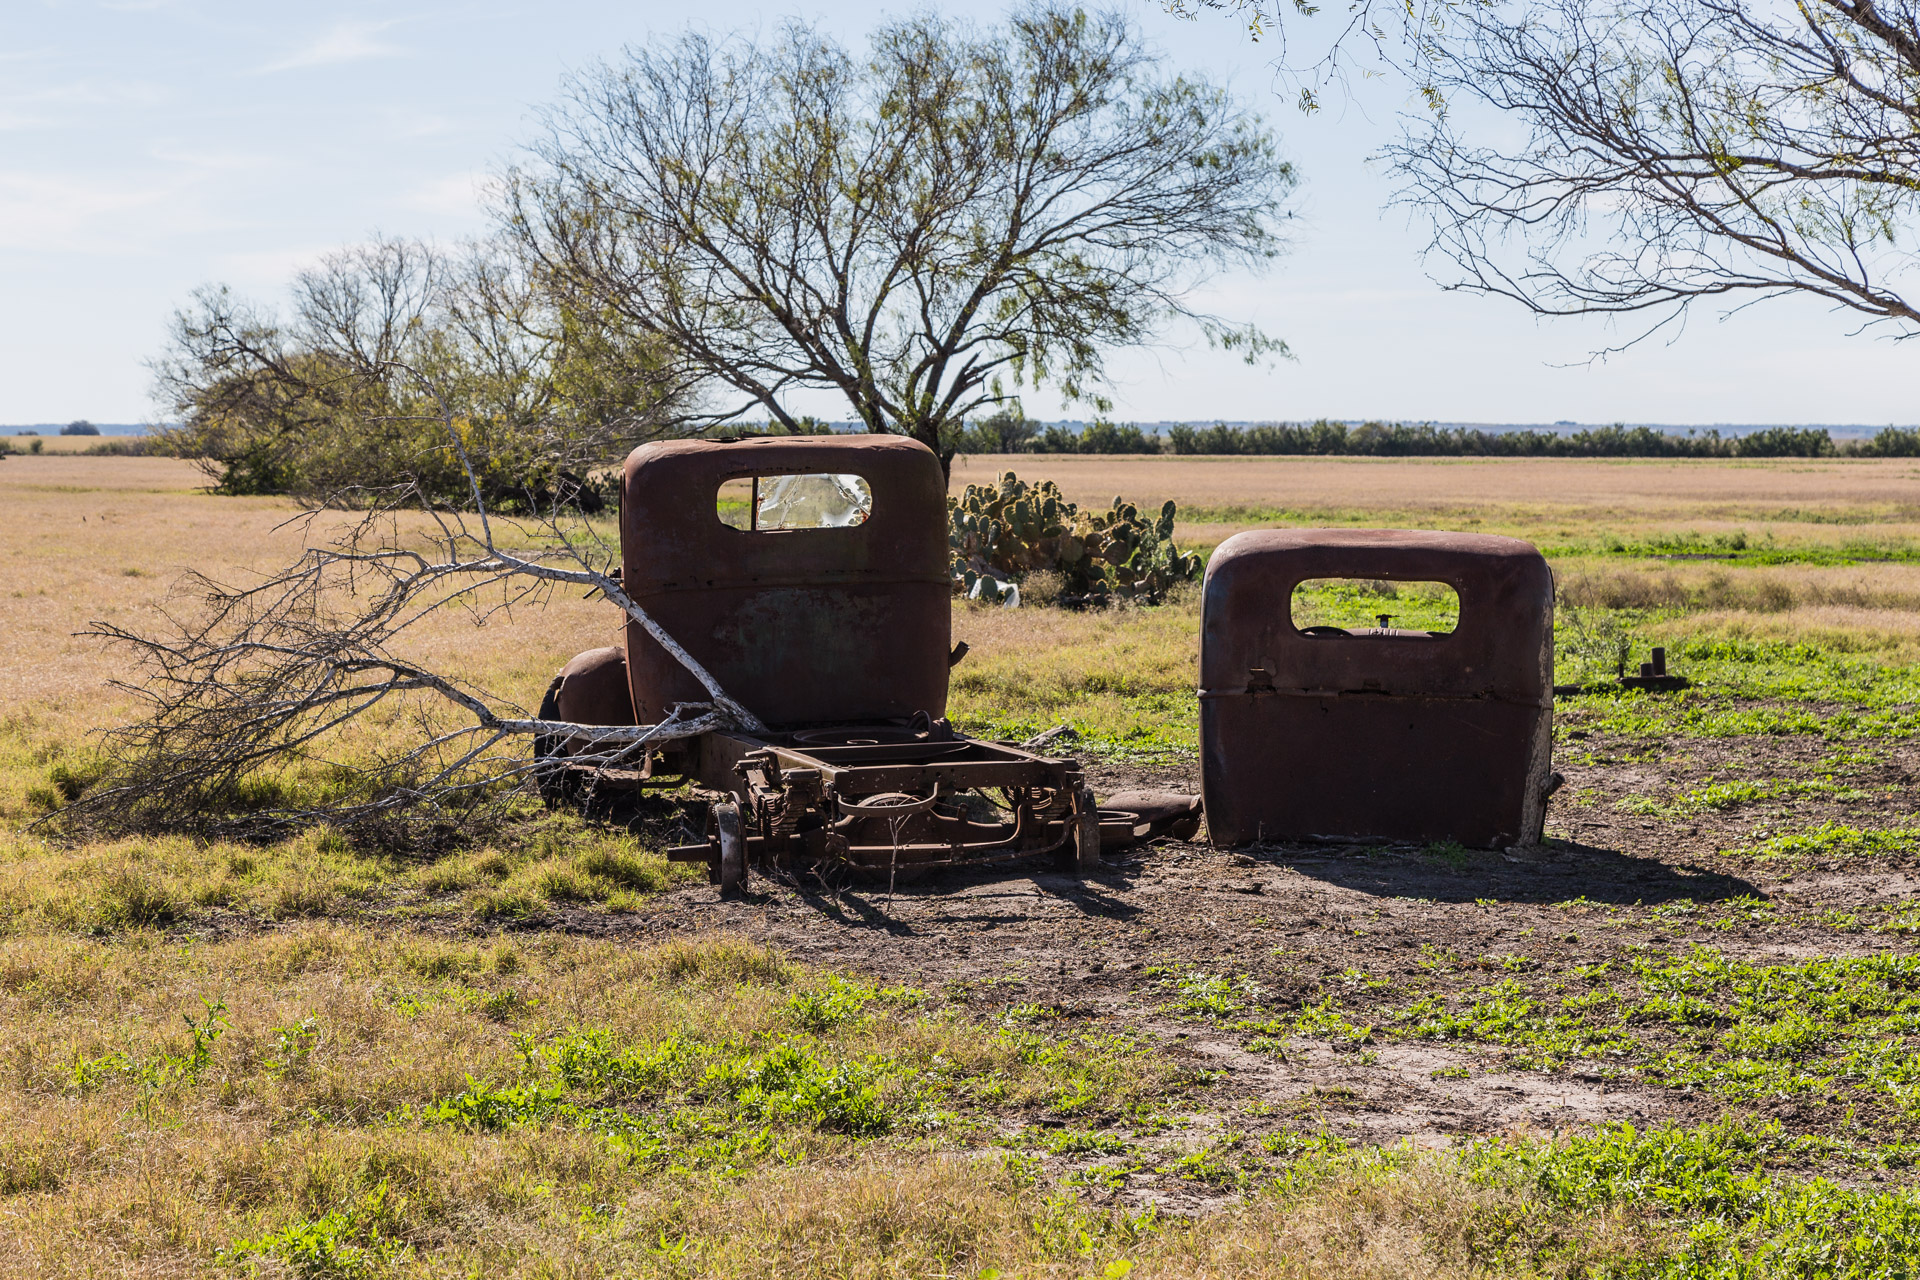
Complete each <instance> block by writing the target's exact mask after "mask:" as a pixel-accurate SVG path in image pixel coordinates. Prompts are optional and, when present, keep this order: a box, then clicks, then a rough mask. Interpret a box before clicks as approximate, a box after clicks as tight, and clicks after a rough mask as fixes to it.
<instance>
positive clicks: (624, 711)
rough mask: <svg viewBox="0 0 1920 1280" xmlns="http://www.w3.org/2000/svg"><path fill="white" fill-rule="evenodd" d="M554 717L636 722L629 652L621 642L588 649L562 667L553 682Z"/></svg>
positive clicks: (578, 721)
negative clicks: (601, 647)
mask: <svg viewBox="0 0 1920 1280" xmlns="http://www.w3.org/2000/svg"><path fill="white" fill-rule="evenodd" d="M553 701H554V706H553V710H554V717H553V718H555V719H559V720H571V721H572V722H573V723H575V724H635V723H638V722H637V721H635V720H634V718H633V697H632V694H631V693H630V692H629V690H628V685H627V655H626V651H625V650H623V649H621V648H620V647H619V646H618V645H613V646H609V647H608V648H605V649H589V650H587V651H586V652H585V653H583V654H580V655H579V656H577V657H576V658H574V659H573V660H572V661H571V662H569V663H567V665H566V666H564V667H562V668H560V674H559V675H557V676H555V677H554V682H553Z"/></svg>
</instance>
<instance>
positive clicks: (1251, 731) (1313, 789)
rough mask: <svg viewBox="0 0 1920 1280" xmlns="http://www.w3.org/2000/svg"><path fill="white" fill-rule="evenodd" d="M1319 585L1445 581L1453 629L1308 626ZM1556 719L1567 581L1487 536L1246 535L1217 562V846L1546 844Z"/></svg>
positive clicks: (1209, 796) (1209, 603) (1212, 664)
mask: <svg viewBox="0 0 1920 1280" xmlns="http://www.w3.org/2000/svg"><path fill="white" fill-rule="evenodd" d="M1310 578H1365V579H1383V580H1387V581H1402V582H1442V583H1445V584H1447V585H1448V586H1450V587H1452V588H1453V589H1454V591H1455V593H1457V595H1458V596H1459V599H1460V618H1459V623H1458V625H1457V627H1456V629H1455V630H1454V631H1452V632H1449V633H1438V634H1436V633H1429V632H1416V631H1407V630H1394V629H1391V628H1386V627H1380V628H1367V629H1364V630H1359V631H1351V632H1348V631H1342V630H1341V629H1340V628H1337V627H1312V628H1308V629H1306V630H1304V631H1303V630H1301V629H1298V628H1296V627H1295V626H1294V625H1293V620H1292V617H1291V610H1290V603H1291V600H1292V596H1293V590H1294V588H1295V587H1296V586H1297V585H1299V584H1300V583H1301V582H1303V581H1305V580H1307V579H1310ZM1552 728H1553V575H1552V573H1551V571H1550V570H1549V569H1548V568H1547V563H1546V561H1545V560H1544V559H1543V558H1542V557H1541V555H1540V553H1539V552H1538V551H1537V550H1535V549H1534V548H1533V547H1532V546H1531V545H1530V544H1528V543H1525V542H1521V541H1519V540H1517V539H1513V538H1499V537H1492V536H1488V535H1483V534H1458V533H1430V532H1420V531H1404V530H1350V529H1284V530H1261V531H1256V532H1250V533H1241V534H1237V535H1235V536H1234V537H1232V538H1229V539H1228V540H1227V541H1226V542H1224V543H1223V544H1221V546H1220V549H1219V550H1218V551H1216V552H1215V553H1214V556H1213V560H1212V562H1211V563H1210V564H1209V565H1208V566H1207V577H1206V584H1205V587H1204V594H1203V604H1202V619H1201V639H1200V739H1201V762H1200V768H1201V789H1202V793H1203V795H1204V796H1205V802H1206V811H1207V826H1208V829H1209V832H1210V834H1211V837H1212V839H1213V842H1214V843H1215V844H1218V845H1238V844H1247V843H1250V842H1254V841H1259V840H1323V839H1324V840H1352V839H1360V840H1367V839H1385V840H1398V841H1422V842H1432V841H1446V840H1454V841H1458V842H1459V843H1461V844H1463V845H1469V846H1473V847H1478V848H1505V847H1507V846H1510V845H1514V844H1530V843H1536V842H1538V841H1539V839H1540V836H1541V826H1542V824H1543V822H1544V818H1545V806H1546V800H1545V793H1546V788H1547V786H1548V784H1549V777H1550V769H1549V767H1548V766H1549V756H1550V752H1551V749H1552V736H1553V735H1552Z"/></svg>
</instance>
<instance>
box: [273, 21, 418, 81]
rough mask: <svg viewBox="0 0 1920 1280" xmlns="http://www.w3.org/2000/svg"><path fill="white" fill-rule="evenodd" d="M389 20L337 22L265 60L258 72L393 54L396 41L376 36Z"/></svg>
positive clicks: (388, 24)
mask: <svg viewBox="0 0 1920 1280" xmlns="http://www.w3.org/2000/svg"><path fill="white" fill-rule="evenodd" d="M392 25H393V23H392V22H341V23H337V24H335V26H334V27H333V29H332V30H331V31H329V32H327V33H326V34H325V35H323V36H321V37H320V38H319V39H318V40H315V41H314V42H313V43H311V44H309V45H307V46H306V47H305V48H304V49H300V50H299V51H297V52H295V53H293V54H292V55H290V56H288V57H285V58H281V59H280V60H278V61H276V62H269V63H268V64H267V65H266V66H264V67H261V68H260V74H262V75H267V74H271V73H272V72H276V71H292V70H295V69H297V68H300V67H327V66H333V65H335V64H336V63H341V62H362V61H365V60H366V59H368V58H397V57H399V56H400V54H401V52H402V50H401V49H400V48H399V46H397V45H393V44H388V43H386V42H385V41H383V40H379V39H376V38H375V37H377V36H378V35H379V34H380V33H381V32H382V31H385V30H386V29H387V28H388V27H390V26H392Z"/></svg>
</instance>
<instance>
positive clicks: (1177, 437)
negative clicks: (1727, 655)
mask: <svg viewBox="0 0 1920 1280" xmlns="http://www.w3.org/2000/svg"><path fill="white" fill-rule="evenodd" d="M956 448H957V451H958V452H960V453H1104V454H1113V453H1172V454H1268V455H1297V456H1313V455H1318V456H1326V457H1379V458H1431V457H1442V458H1461V457H1476V458H1481V457H1484V458H1826V457H1837V456H1849V457H1879V458H1913V457H1920V429H1915V428H1911V427H1887V428H1884V429H1883V430H1881V431H1880V432H1879V433H1878V434H1876V435H1875V436H1873V437H1872V438H1871V439H1868V440H1846V441H1835V440H1834V438H1833V437H1832V435H1831V434H1829V433H1828V432H1827V430H1826V429H1825V428H1823V427H1766V428H1763V429H1762V430H1759V431H1753V432H1749V433H1748V434H1746V435H1722V434H1721V433H1720V432H1719V431H1717V430H1707V431H1695V432H1688V433H1687V434H1686V435H1667V434H1664V433H1662V432H1659V431H1655V430H1654V429H1653V428H1651V427H1625V426H1611V427H1589V428H1586V429H1584V430H1581V431H1575V432H1570V433H1568V434H1565V435H1562V434H1560V433H1558V432H1553V431H1480V430H1475V429H1473V428H1471V427H1450V428H1449V427H1436V426H1434V425H1432V424H1431V423H1405V422H1365V423H1361V424H1360V425H1359V426H1349V425H1348V424H1346V423H1344V422H1329V421H1328V420H1326V419H1324V418H1322V419H1321V420H1319V421H1318V422H1310V423H1286V422H1276V423H1261V424H1259V425H1256V426H1250V427H1230V426H1228V425H1226V424H1225V423H1218V424H1216V425H1214V426H1211V427H1195V426H1187V425H1184V424H1183V425H1180V426H1175V427H1169V428H1168V429H1167V432H1166V434H1165V435H1160V434H1157V433H1155V432H1150V431H1145V430H1143V429H1141V428H1140V427H1138V426H1135V425H1133V424H1130V423H1128V424H1116V423H1111V422H1094V423H1091V424H1090V425H1088V426H1087V427H1085V428H1083V429H1082V430H1080V431H1077V432H1076V431H1072V430H1069V429H1068V428H1066V427H1063V426H1059V425H1049V426H1042V425H1041V424H1040V423H1037V422H1034V421H1032V420H1031V419H1028V418H1024V417H1021V416H1020V415H1018V414H1015V413H1010V412H1002V413H996V414H994V415H993V416H991V417H988V418H984V419H982V420H980V421H978V422H973V423H969V424H967V426H966V427H965V429H964V430H962V431H961V433H960V435H959V438H958V441H957V445H956Z"/></svg>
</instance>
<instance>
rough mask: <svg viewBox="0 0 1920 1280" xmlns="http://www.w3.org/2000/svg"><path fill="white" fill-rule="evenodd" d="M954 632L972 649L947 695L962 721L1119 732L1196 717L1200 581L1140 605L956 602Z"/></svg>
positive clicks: (956, 671)
mask: <svg viewBox="0 0 1920 1280" xmlns="http://www.w3.org/2000/svg"><path fill="white" fill-rule="evenodd" d="M953 637H954V639H955V640H964V641H965V642H966V643H967V644H968V645H969V646H971V648H970V651H969V652H968V654H967V656H966V658H965V659H964V660H963V661H962V662H961V663H960V665H959V666H957V667H955V668H954V669H953V675H952V678H951V681H950V684H949V691H948V696H947V710H948V714H950V715H951V716H953V717H954V718H955V720H956V721H957V722H959V723H963V724H978V725H988V724H991V725H999V726H1005V727H1007V728H1008V729H1009V731H1018V729H1019V728H1020V727H1023V726H1033V727H1036V728H1044V727H1046V725H1049V724H1052V723H1054V722H1056V721H1059V720H1064V719H1068V718H1071V719H1073V720H1074V721H1075V722H1076V724H1078V725H1079V727H1080V728H1081V730H1082V732H1085V733H1089V734H1093V735H1098V736H1101V737H1106V738H1111V739H1121V738H1125V737H1126V736H1128V735H1129V734H1130V733H1134V732H1135V731H1137V730H1140V729H1142V728H1143V727H1153V726H1157V725H1160V724H1162V723H1167V724H1171V723H1185V722H1186V721H1188V720H1192V719H1193V718H1194V716H1195V715H1197V712H1195V711H1194V710H1193V708H1192V707H1190V706H1189V704H1190V703H1192V701H1193V690H1194V688H1195V687H1196V681H1197V680H1198V675H1199V656H1200V600H1199V591H1198V587H1197V584H1196V585H1195V586H1192V587H1188V588H1185V589H1183V590H1181V591H1180V592H1178V593H1177V594H1176V595H1175V596H1174V597H1173V598H1172V599H1171V600H1170V601H1169V602H1168V603H1166V604H1164V605H1159V606H1156V607H1153V608H1143V609H1134V608H1113V609H1100V610H1088V611H1086V612H1078V613H1076V612H1067V611H1065V610H1060V609H1045V608H1019V609H1003V608H999V607H997V606H993V605H982V604H979V603H977V602H965V603H960V604H956V606H955V608H954V615H953ZM1043 722H1044V723H1043ZM1155 732H1158V730H1157V729H1155Z"/></svg>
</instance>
